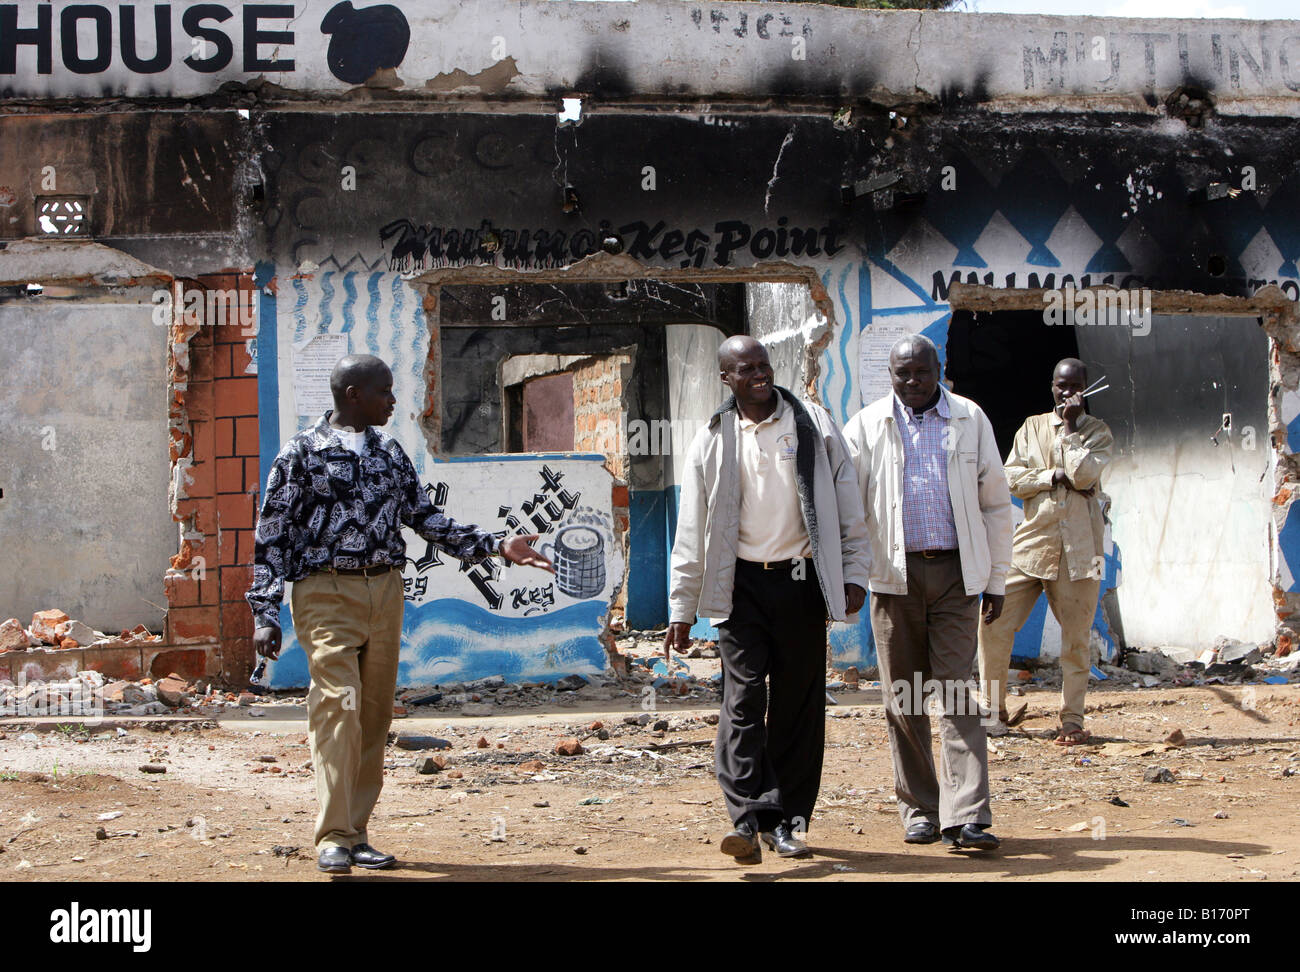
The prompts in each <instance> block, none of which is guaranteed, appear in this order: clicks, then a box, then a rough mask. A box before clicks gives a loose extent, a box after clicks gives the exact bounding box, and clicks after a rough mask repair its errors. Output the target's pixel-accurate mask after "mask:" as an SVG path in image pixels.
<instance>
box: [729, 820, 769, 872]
mask: <svg viewBox="0 0 1300 972" xmlns="http://www.w3.org/2000/svg"><path fill="white" fill-rule="evenodd" d="M718 849H719V850H721V851H722V853H724V854H728V855H730V856H731V857H734V858H735V859H736V863H737V864H760V863H762V860H763V847H762V845H761V844H759V842H758V834H756V833H754V828H753V826H752V825H750V824H749V823H748V822H746V821H742V822H741V823H738V824H736V829H735V830H733V831H732V832H731V833H729V834H727V836H726V837H723V838H722V843H721V844H719V845H718Z"/></svg>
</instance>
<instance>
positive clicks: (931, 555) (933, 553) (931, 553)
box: [908, 548, 959, 560]
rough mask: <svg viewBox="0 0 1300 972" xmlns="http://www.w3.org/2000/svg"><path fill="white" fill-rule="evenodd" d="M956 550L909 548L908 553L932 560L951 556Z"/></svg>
mask: <svg viewBox="0 0 1300 972" xmlns="http://www.w3.org/2000/svg"><path fill="white" fill-rule="evenodd" d="M958 552H959V551H957V550H955V549H952V548H949V549H946V550H909V551H908V554H909V555H915V556H917V557H924V558H925V559H926V560H934V559H935V558H937V557H952V556H955V555H956V554H957V553H958Z"/></svg>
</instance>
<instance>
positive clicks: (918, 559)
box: [871, 551, 993, 828]
mask: <svg viewBox="0 0 1300 972" xmlns="http://www.w3.org/2000/svg"><path fill="white" fill-rule="evenodd" d="M979 601H980V598H979V595H967V594H966V590H965V586H964V585H963V583H962V576H961V558H960V557H959V556H958V555H957V553H956V551H953V552H951V553H949V554H945V555H942V556H937V557H934V558H933V559H929V558H926V557H925V556H923V555H922V554H919V553H915V554H913V553H909V554H908V555H907V593H906V594H872V595H871V630H872V633H873V634H874V636H875V639H876V654H877V656H878V658H879V664H880V687H881V691H882V693H883V694H884V701H885V722H886V725H887V727H888V729H889V748H890V755H891V756H892V757H893V761H894V792H895V794H896V795H897V797H898V812H899V815H900V816H901V817H902V818H903V826H904V827H908V826H911V825H912V824H914V823H920V822H921V821H922V820H928V821H929V822H930V823H932V824H935V825H936V826H938V827H941V828H947V827H956V826H960V825H961V824H968V823H973V824H985V825H988V824H992V822H993V813H992V810H991V808H990V806H989V770H988V750H987V735H986V732H985V724H984V722H983V720H982V718H981V713H980V708H979V704H978V695H977V692H976V691H975V689H976V688H977V685H976V683H975V680H974V679H973V677H972V672H973V668H974V665H975V650H976V635H977V625H978V624H979V621H980V617H979ZM928 694H937V695H938V697H939V699H940V701H941V702H942V704H943V707H944V712H943V716H942V718H941V722H940V771H941V773H942V779H938V778H936V776H935V772H934V753H933V751H932V748H931V741H930V717H929V716H928V715H927V714H926V710H925V704H924V702H925V696H926V695H928Z"/></svg>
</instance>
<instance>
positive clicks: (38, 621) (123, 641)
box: [0, 608, 162, 653]
mask: <svg viewBox="0 0 1300 972" xmlns="http://www.w3.org/2000/svg"><path fill="white" fill-rule="evenodd" d="M161 640H162V635H154V634H151V633H150V632H149V629H148V628H146V627H145V626H144V625H142V624H138V625H136V626H135V628H133V629H132V630H130V631H123V632H122V633H121V634H119V635H107V634H104V633H103V632H102V631H96V630H95V629H94V628H92V627H91V626H90V625H88V624H86V623H85V622H84V621H78V620H76V619H74V618H70V617H68V615H67V613H66V612H64V611H61V610H59V609H58V608H51V609H49V610H46V611H37V612H36V613H35V614H33V615H32V623H31V625H30V626H29V627H26V628H24V627H23V625H22V622H21V621H19V620H18V619H17V618H7V619H6V620H5V621H4V622H2V623H0V653H3V652H8V651H27V650H29V649H33V648H35V649H47V650H48V649H65V648H115V647H124V646H131V645H138V644H141V643H142V642H145V641H161Z"/></svg>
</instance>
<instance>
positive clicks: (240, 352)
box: [230, 328, 256, 380]
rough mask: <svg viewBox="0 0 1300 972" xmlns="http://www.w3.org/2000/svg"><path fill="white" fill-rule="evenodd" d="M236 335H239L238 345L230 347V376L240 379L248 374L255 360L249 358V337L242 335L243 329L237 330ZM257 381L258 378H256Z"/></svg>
mask: <svg viewBox="0 0 1300 972" xmlns="http://www.w3.org/2000/svg"><path fill="white" fill-rule="evenodd" d="M235 333H236V334H238V335H239V341H238V343H237V344H232V345H231V346H230V374H231V375H232V376H233V377H235V378H239V377H242V376H244V375H247V374H248V371H247V368H248V366H249V365H250V364H252V363H253V359H252V358H250V357H249V356H248V344H247V343H246V342H247V341H248V338H249V335H247V334H244V333H242V329H241V328H235ZM254 380H256V378H254Z"/></svg>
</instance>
